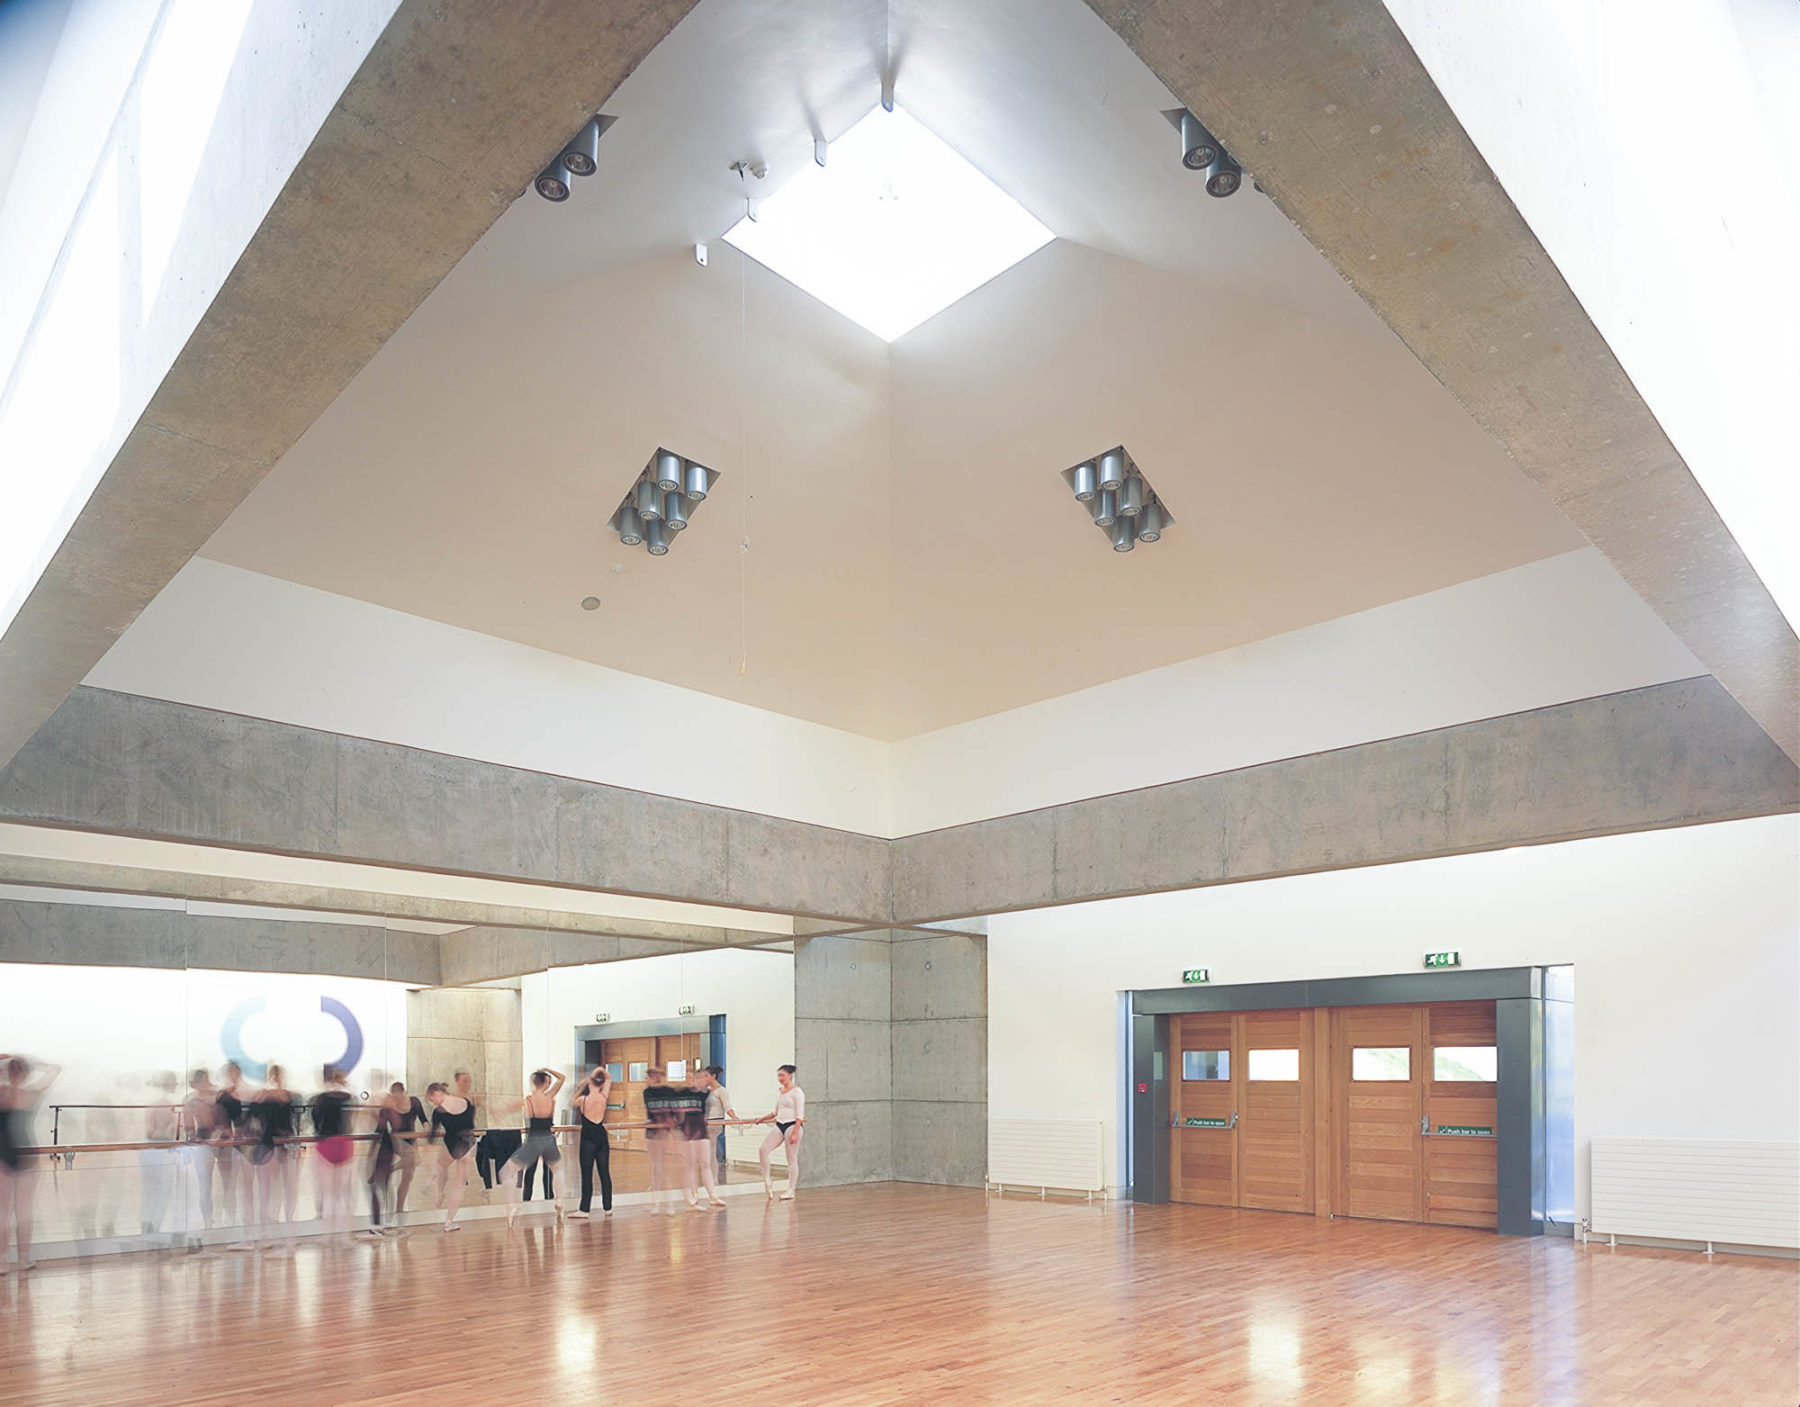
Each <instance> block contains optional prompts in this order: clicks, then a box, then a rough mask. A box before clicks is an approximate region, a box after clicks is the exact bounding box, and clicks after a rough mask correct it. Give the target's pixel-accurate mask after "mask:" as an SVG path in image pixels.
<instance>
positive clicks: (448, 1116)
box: [425, 1084, 475, 1231]
mask: <svg viewBox="0 0 1800 1407" xmlns="http://www.w3.org/2000/svg"><path fill="white" fill-rule="evenodd" d="M425 1098H426V1100H427V1101H428V1102H429V1103H430V1104H431V1106H432V1115H431V1136H432V1137H433V1138H436V1137H437V1136H438V1135H439V1134H440V1133H441V1134H442V1135H443V1138H444V1171H443V1187H444V1196H445V1198H446V1202H445V1211H444V1230H446V1231H461V1230H462V1227H461V1226H459V1225H457V1222H456V1213H457V1211H458V1209H459V1208H460V1207H461V1206H462V1200H463V1193H464V1191H465V1190H466V1189H467V1188H468V1185H469V1167H470V1165H471V1164H472V1163H474V1161H475V1159H474V1156H473V1154H474V1152H475V1132H474V1130H475V1105H474V1104H473V1103H472V1102H471V1101H470V1100H468V1099H467V1098H466V1097H464V1096H463V1095H460V1094H452V1093H450V1091H449V1089H448V1088H447V1087H446V1086H444V1085H442V1084H434V1085H432V1086H430V1087H429V1088H428V1089H426V1091H425Z"/></svg>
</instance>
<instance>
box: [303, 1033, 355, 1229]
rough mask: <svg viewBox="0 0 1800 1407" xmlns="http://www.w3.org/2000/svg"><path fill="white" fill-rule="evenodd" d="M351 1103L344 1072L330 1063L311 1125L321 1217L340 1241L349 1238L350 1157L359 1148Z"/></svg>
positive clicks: (314, 1098) (326, 1069) (314, 1105)
mask: <svg viewBox="0 0 1800 1407" xmlns="http://www.w3.org/2000/svg"><path fill="white" fill-rule="evenodd" d="M350 1104H351V1095H350V1091H349V1090H348V1089H347V1088H346V1087H345V1085H344V1072H343V1071H342V1070H340V1069H338V1068H337V1067H336V1066H334V1065H327V1066H326V1067H325V1088H324V1089H322V1090H320V1091H319V1092H318V1093H317V1094H315V1095H314V1096H313V1100H312V1125H313V1132H314V1133H315V1134H317V1135H318V1138H319V1142H318V1145H317V1148H318V1154H319V1194H320V1201H319V1218H320V1220H321V1221H323V1222H324V1223H325V1230H326V1233H327V1234H328V1235H329V1236H330V1237H331V1238H332V1240H333V1241H334V1242H335V1243H337V1244H340V1245H342V1244H345V1243H347V1242H348V1241H349V1239H350V1159H351V1156H352V1155H353V1154H354V1153H355V1152H356V1145H355V1143H353V1142H352V1141H351V1138H350Z"/></svg>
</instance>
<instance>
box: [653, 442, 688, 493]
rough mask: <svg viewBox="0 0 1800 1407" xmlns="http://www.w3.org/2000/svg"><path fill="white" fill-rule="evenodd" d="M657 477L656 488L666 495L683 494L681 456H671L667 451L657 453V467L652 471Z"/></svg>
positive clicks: (661, 450) (660, 450)
mask: <svg viewBox="0 0 1800 1407" xmlns="http://www.w3.org/2000/svg"><path fill="white" fill-rule="evenodd" d="M651 473H652V474H653V475H654V476H655V479H656V486H657V487H658V488H659V489H661V490H662V491H663V492H664V493H679V492H681V456H680V455H679V454H670V453H669V452H668V451H667V450H666V449H659V450H658V451H657V452H656V465H655V468H654V469H652V470H651Z"/></svg>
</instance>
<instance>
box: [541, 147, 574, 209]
mask: <svg viewBox="0 0 1800 1407" xmlns="http://www.w3.org/2000/svg"><path fill="white" fill-rule="evenodd" d="M537 193H538V194H539V195H541V196H543V197H544V199H545V200H550V201H556V202H559V203H560V202H561V201H565V200H567V199H568V198H569V168H568V167H566V166H564V165H563V159H562V158H561V157H560V156H559V157H557V158H556V160H555V161H552V162H551V163H550V164H549V165H548V166H546V167H545V168H544V169H543V170H542V171H540V172H538V178H537Z"/></svg>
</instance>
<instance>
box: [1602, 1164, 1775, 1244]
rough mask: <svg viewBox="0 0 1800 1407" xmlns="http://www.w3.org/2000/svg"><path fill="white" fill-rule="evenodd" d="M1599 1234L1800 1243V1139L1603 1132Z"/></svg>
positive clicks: (1762, 1242)
mask: <svg viewBox="0 0 1800 1407" xmlns="http://www.w3.org/2000/svg"><path fill="white" fill-rule="evenodd" d="M1590 1187H1591V1194H1592V1198H1593V1214H1592V1215H1591V1217H1590V1218H1589V1222H1590V1225H1591V1227H1592V1234H1594V1235H1596V1236H1648V1237H1657V1238H1661V1239H1666V1240H1671V1241H1706V1242H1717V1243H1719V1244H1723V1245H1739V1246H1792V1247H1797V1248H1800V1143H1738V1142H1726V1141H1723V1140H1703V1139H1694V1138H1596V1139H1595V1140H1594V1143H1593V1165H1592V1175H1591V1177H1590Z"/></svg>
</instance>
